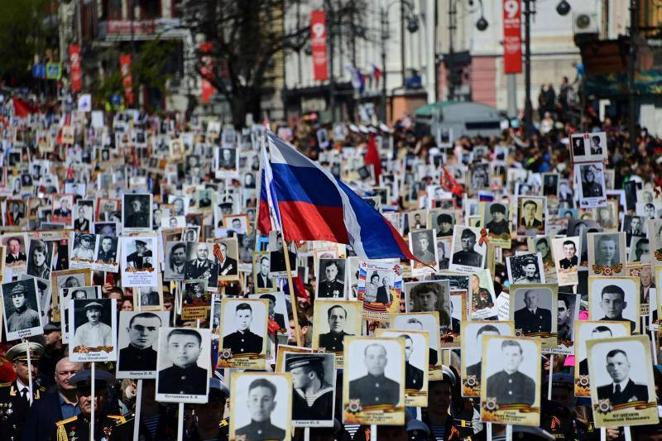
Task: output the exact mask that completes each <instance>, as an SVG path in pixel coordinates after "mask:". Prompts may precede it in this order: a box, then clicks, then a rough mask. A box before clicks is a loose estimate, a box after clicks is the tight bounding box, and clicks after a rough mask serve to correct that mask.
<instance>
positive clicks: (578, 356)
mask: <svg viewBox="0 0 662 441" xmlns="http://www.w3.org/2000/svg"><path fill="white" fill-rule="evenodd" d="M629 335H630V329H629V326H628V325H627V324H626V323H624V322H609V321H585V320H578V321H576V322H575V369H574V371H575V396H576V397H590V396H591V388H590V386H591V381H590V377H589V363H588V357H587V351H586V342H587V341H588V340H592V339H604V338H609V339H611V338H615V337H626V336H629Z"/></svg>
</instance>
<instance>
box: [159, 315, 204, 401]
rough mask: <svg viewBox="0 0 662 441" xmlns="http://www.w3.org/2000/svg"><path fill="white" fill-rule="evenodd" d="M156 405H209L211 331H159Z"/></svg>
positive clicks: (162, 329) (179, 329)
mask: <svg viewBox="0 0 662 441" xmlns="http://www.w3.org/2000/svg"><path fill="white" fill-rule="evenodd" d="M158 341H159V350H158V352H157V360H156V368H157V376H156V401H162V402H166V403H206V402H207V399H208V396H209V371H210V369H211V361H210V360H211V358H210V356H211V353H210V351H211V349H210V342H211V338H210V335H209V330H208V329H198V328H170V327H162V328H160V329H159V340H158Z"/></svg>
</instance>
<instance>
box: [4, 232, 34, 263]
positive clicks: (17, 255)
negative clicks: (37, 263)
mask: <svg viewBox="0 0 662 441" xmlns="http://www.w3.org/2000/svg"><path fill="white" fill-rule="evenodd" d="M0 243H2V245H4V246H5V247H6V248H7V252H6V254H5V265H6V266H7V267H8V268H11V269H12V271H16V272H21V271H25V270H26V267H27V262H28V256H27V235H26V234H25V233H15V234H13V233H12V234H4V235H2V237H1V239H0Z"/></svg>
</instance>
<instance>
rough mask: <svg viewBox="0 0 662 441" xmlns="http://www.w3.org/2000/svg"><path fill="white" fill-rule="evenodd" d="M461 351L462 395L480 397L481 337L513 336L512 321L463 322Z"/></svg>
mask: <svg viewBox="0 0 662 441" xmlns="http://www.w3.org/2000/svg"><path fill="white" fill-rule="evenodd" d="M463 325H464V326H463V330H462V332H463V334H464V335H463V337H462V341H461V351H462V354H464V356H463V357H462V358H461V362H462V366H461V369H462V396H463V397H480V378H481V377H480V376H481V372H482V366H483V338H484V337H486V336H490V335H503V336H514V335H515V331H514V329H513V322H512V321H510V322H504V321H496V320H472V321H467V322H464V323H463Z"/></svg>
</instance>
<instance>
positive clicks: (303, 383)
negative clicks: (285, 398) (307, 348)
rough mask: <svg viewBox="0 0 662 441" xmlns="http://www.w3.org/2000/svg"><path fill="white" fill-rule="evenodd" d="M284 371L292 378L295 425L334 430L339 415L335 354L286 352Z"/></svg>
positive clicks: (293, 419)
mask: <svg viewBox="0 0 662 441" xmlns="http://www.w3.org/2000/svg"><path fill="white" fill-rule="evenodd" d="M283 364H284V371H285V372H288V373H289V374H290V375H291V376H292V393H291V395H292V425H293V426H294V427H332V426H333V416H334V413H335V412H334V411H335V392H336V369H335V354H311V353H295V352H287V351H286V352H285V353H284V355H283Z"/></svg>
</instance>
